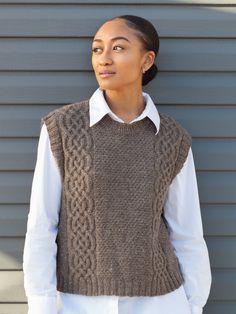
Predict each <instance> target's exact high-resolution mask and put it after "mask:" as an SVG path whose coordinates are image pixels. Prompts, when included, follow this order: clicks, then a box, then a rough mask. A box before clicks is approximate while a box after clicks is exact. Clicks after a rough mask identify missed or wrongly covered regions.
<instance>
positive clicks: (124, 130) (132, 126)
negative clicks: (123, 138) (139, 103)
mask: <svg viewBox="0 0 236 314" xmlns="http://www.w3.org/2000/svg"><path fill="white" fill-rule="evenodd" d="M98 123H100V124H101V126H103V127H105V128H111V129H112V131H114V132H117V133H120V134H135V133H140V132H142V131H143V130H144V128H146V127H149V125H150V124H151V123H152V121H151V120H150V119H149V118H148V117H145V118H143V119H142V120H138V121H135V122H132V123H124V122H119V121H117V120H114V119H112V117H110V115H109V114H106V115H105V116H104V117H103V118H102V119H101V120H100V121H99V122H98Z"/></svg>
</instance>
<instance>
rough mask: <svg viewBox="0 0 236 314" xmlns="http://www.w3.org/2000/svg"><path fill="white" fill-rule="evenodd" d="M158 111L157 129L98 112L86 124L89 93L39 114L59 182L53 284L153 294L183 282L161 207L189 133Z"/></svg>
mask: <svg viewBox="0 0 236 314" xmlns="http://www.w3.org/2000/svg"><path fill="white" fill-rule="evenodd" d="M159 114H160V130H159V132H158V134H157V135H155V131H156V130H155V126H154V124H153V122H152V121H151V120H150V119H149V118H148V117H145V118H144V119H142V120H139V121H136V122H133V123H130V124H127V123H120V122H118V121H116V120H113V119H112V118H111V117H110V116H109V115H105V116H104V117H103V118H102V119H101V120H100V121H99V122H98V123H96V124H95V125H93V126H92V127H90V126H89V100H84V101H81V102H79V103H74V104H69V105H66V106H63V107H61V108H59V109H56V110H54V111H52V112H50V113H49V114H48V115H47V116H45V117H43V118H42V121H41V123H42V124H43V123H45V124H46V126H47V129H48V133H49V138H50V143H51V148H52V152H53V154H54V157H55V159H56V161H57V164H58V166H59V170H60V174H61V179H62V183H63V184H62V186H63V189H62V198H61V209H60V217H59V224H58V235H57V239H56V242H57V246H58V251H57V289H58V290H59V291H62V292H68V293H77V294H83V295H94V296H95V295H119V296H155V295H162V294H165V293H168V292H171V291H173V290H175V289H177V288H178V287H179V286H180V285H181V284H182V283H183V277H182V274H181V270H180V265H179V262H178V259H177V257H176V255H175V253H174V249H173V247H172V245H171V242H170V239H169V232H168V226H167V224H166V222H165V220H164V217H163V211H164V202H165V199H166V195H167V192H168V187H169V185H170V184H171V182H172V180H173V179H174V177H175V176H176V175H177V174H178V173H179V171H180V170H181V168H182V167H183V164H184V162H185V160H186V158H187V154H188V151H189V147H190V145H191V136H190V135H189V134H188V132H187V131H186V130H185V129H184V128H183V127H182V126H181V125H180V124H179V123H178V122H177V121H175V120H174V119H173V118H171V117H169V116H167V115H166V114H164V113H159ZM173 210H175V209H174V208H173Z"/></svg>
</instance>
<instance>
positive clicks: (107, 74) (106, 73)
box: [99, 72, 115, 77]
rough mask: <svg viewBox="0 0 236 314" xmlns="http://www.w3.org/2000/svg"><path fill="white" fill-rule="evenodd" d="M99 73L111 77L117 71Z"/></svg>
mask: <svg viewBox="0 0 236 314" xmlns="http://www.w3.org/2000/svg"><path fill="white" fill-rule="evenodd" d="M99 75H100V76H101V77H111V76H113V75H115V72H100V73H99Z"/></svg>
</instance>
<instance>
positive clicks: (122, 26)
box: [94, 19, 135, 39]
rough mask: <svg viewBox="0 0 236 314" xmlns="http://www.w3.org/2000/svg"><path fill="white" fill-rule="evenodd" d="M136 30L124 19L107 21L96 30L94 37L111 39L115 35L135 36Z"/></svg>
mask: <svg viewBox="0 0 236 314" xmlns="http://www.w3.org/2000/svg"><path fill="white" fill-rule="evenodd" d="M134 36H135V30H133V29H131V28H130V27H128V25H127V24H126V23H125V21H123V20H122V19H119V20H118V19H117V20H113V21H108V22H105V23H104V24H103V25H102V26H101V27H100V28H99V29H98V31H97V32H96V34H95V36H94V39H95V38H99V39H103V38H104V39H111V38H113V37H126V38H129V37H130V38H133V37H134Z"/></svg>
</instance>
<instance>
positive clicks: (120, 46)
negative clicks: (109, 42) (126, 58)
mask: <svg viewBox="0 0 236 314" xmlns="http://www.w3.org/2000/svg"><path fill="white" fill-rule="evenodd" d="M116 47H118V48H121V50H122V49H123V47H121V46H114V48H116Z"/></svg>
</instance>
